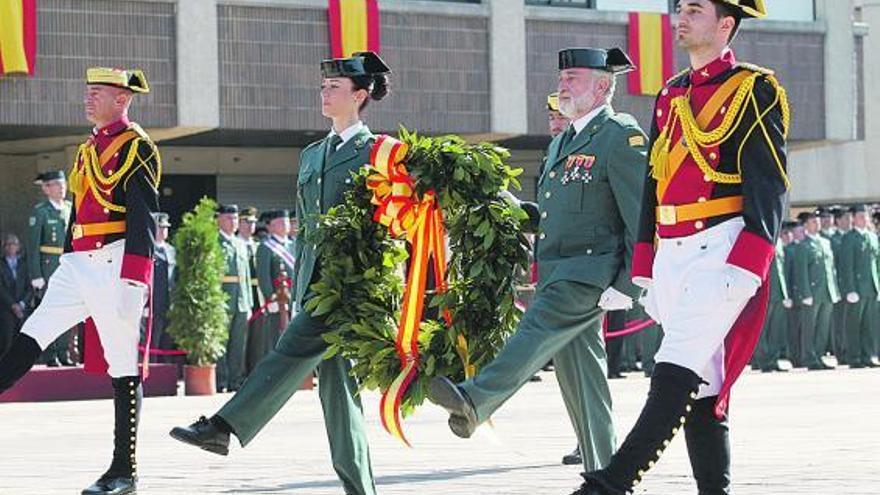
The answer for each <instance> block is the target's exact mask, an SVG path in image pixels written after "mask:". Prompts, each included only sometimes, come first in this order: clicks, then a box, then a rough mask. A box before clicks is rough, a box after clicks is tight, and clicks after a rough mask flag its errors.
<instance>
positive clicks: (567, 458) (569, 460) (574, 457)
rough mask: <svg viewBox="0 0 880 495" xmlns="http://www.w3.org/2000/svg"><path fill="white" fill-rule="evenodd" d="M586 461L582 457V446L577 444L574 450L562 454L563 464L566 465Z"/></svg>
mask: <svg viewBox="0 0 880 495" xmlns="http://www.w3.org/2000/svg"><path fill="white" fill-rule="evenodd" d="M583 462H584V461H583V459H582V458H581V448H580V446H577V447H575V448H574V450H572V451H571V453H570V454H565V455H564V456H562V464H564V465H566V466H573V465H576V464H582V463H583Z"/></svg>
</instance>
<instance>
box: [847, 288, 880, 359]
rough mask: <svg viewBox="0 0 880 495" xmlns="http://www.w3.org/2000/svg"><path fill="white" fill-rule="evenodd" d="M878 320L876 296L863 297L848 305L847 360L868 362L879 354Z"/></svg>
mask: <svg viewBox="0 0 880 495" xmlns="http://www.w3.org/2000/svg"><path fill="white" fill-rule="evenodd" d="M876 321H877V301H876V297H871V296H867V297H862V298H861V299H860V300H859V302H857V303H853V304H849V305H848V306H847V307H846V362H847V364H849V365H860V364H868V363H869V362H870V361H871V358H872V357H873V356H876V355H877V351H876V349H875V345H876V344H875V343H874V335H873V332H874V330H875V329H874V325H875V324H876Z"/></svg>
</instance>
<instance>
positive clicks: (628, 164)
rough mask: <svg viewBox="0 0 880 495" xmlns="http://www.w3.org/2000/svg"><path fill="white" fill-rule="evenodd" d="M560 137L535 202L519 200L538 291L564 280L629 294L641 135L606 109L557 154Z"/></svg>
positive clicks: (632, 290) (634, 291) (641, 173)
mask: <svg viewBox="0 0 880 495" xmlns="http://www.w3.org/2000/svg"><path fill="white" fill-rule="evenodd" d="M564 135H565V133H562V134H560V135H558V136H556V137H555V138H554V139H553V141H552V142H551V143H550V147H549V148H548V150H547V160H546V162H545V164H544V167H543V170H542V173H541V177H540V178H539V180H538V202H537V204H533V203H523V207H524V208H525V210H526V211H527V212H528V213H529V217H530V220H531V223H532V228H533V229H534V230H536V231H537V234H538V235H537V248H536V250H537V261H538V287H539V289H540V288H541V287H544V286H546V285H548V284H550V283H552V282H555V281H557V280H568V281H574V282H580V283H585V284H589V285H592V286H594V287H598V288H600V289H606V288H607V287H609V286H613V287H614V288H615V289H617V290H618V291H620V292H622V293H624V294H627V295H629V296H630V297H636V296H637V295H638V292H639V290H638V288H637V287H636V286H635V285H633V284H632V282H631V277H630V264H631V261H632V245H633V241H634V239H635V237H636V231H637V228H638V221H639V203H640V201H641V197H642V187H643V185H644V177H645V174H646V173H647V171H646V167H647V160H646V153H647V148H646V143H647V139H646V138H645V133H644V132H643V131H642V129H641V128H639V125H638V123H637V122H636V120H635V119H634V118H633V117H632V116H630V115H627V114H623V113H614V111H613V110H612V109H611V107H609V106H606V107H605V108H603V109H602V111H601V112H600V113H599V114H598V115H597V116H596V117H594V118H593V120H592V121H590V122H589V123H588V124H587V125H586V127H584V128H583V129H582V130H581V132H579V133H578V134H577V135H576V136H575V137H574V138H573V139H571V141H570V142H569V143H568V145H567V146H565V149H560V144H561V142H562V139H563V136H564ZM578 162H580V163H578ZM572 175H574V176H575V177H574V178H571V176H572Z"/></svg>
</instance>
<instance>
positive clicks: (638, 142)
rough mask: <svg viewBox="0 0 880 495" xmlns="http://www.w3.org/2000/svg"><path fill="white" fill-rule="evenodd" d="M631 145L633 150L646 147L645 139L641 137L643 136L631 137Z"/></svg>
mask: <svg viewBox="0 0 880 495" xmlns="http://www.w3.org/2000/svg"><path fill="white" fill-rule="evenodd" d="M629 145H630V147H632V148H635V147H637V146H644V145H645V137H644V136H641V135H635V136H630V137H629Z"/></svg>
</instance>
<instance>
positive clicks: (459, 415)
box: [428, 376, 478, 438]
mask: <svg viewBox="0 0 880 495" xmlns="http://www.w3.org/2000/svg"><path fill="white" fill-rule="evenodd" d="M428 400H430V401H431V402H433V403H434V404H437V405H438V406H440V407H442V408H443V409H446V411H447V412H448V413H449V429H450V430H452V433H455V435H456V436H459V437H461V438H470V437H471V435H473V434H474V431H475V430H476V429H477V426H478V423H477V411H476V410H474V406H473V405H472V404H471V401H470V399H469V398H468V397H467V395H465V393H464V391H463V390H461V389H460V388H458V386H457V385H456V384H454V383H452V381H451V380H449V379H448V378H446V377H443V376H435V377H434V378H432V379H431V383H430V384H429V385H428Z"/></svg>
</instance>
